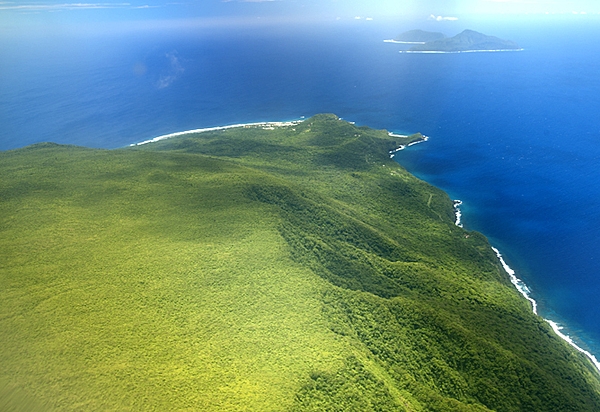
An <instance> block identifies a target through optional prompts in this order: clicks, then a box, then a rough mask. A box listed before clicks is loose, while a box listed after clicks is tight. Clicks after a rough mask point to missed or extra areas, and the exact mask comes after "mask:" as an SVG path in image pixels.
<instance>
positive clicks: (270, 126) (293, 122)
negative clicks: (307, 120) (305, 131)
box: [129, 120, 303, 146]
mask: <svg viewBox="0 0 600 412" xmlns="http://www.w3.org/2000/svg"><path fill="white" fill-rule="evenodd" d="M302 121H303V120H291V121H288V122H257V123H240V124H231V125H227V126H216V127H206V128H204V129H193V130H185V131H183V132H176V133H169V134H165V135H162V136H157V137H155V138H153V139H149V140H144V141H143V142H139V143H132V144H130V145H129V146H141V145H144V144H148V143H154V142H158V141H160V140H165V139H170V138H172V137H177V136H183V135H186V134H196V133H205V132H214V131H217V130H226V129H235V128H238V127H262V128H264V129H266V130H273V129H275V128H276V127H287V126H297V125H298V124H300V123H302Z"/></svg>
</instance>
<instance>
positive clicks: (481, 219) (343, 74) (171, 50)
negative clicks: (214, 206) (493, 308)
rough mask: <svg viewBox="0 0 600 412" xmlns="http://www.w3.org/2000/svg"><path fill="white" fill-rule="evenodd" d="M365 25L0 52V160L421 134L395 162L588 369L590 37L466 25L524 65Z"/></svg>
mask: <svg viewBox="0 0 600 412" xmlns="http://www.w3.org/2000/svg"><path fill="white" fill-rule="evenodd" d="M365 23H366V22H361V23H358V22H357V23H356V24H331V25H315V26H310V27H308V26H298V27H287V28H281V27H279V28H276V27H271V28H260V29H259V28H256V27H255V28H238V29H231V28H227V29H223V30H219V29H214V28H213V29H212V30H210V31H209V30H200V29H198V30H195V31H194V30H188V31H181V32H175V31H171V32H161V33H153V32H137V33H136V34H131V35H128V36H116V35H113V36H111V35H95V36H94V35H89V34H88V35H83V36H81V37H77V38H72V37H64V38H63V37H60V36H54V37H51V38H44V39H40V38H32V37H25V38H22V39H0V150H8V149H13V148H18V147H22V146H25V145H28V144H31V143H35V142H40V141H54V142H58V143H71V144H78V145H86V146H92V147H100V148H117V147H122V146H126V145H128V144H130V143H135V142H139V141H142V140H147V139H149V138H152V137H155V136H158V135H162V134H166V133H172V132H176V131H182V130H188V129H195V128H200V127H209V126H218V125H226V124H235V123H242V122H253V121H261V120H290V119H297V118H299V117H300V116H307V117H308V116H311V115H313V114H316V113H320V112H332V113H336V114H338V115H339V116H341V117H343V118H345V119H347V120H351V121H355V122H357V123H358V124H365V125H369V126H372V127H376V128H386V129H388V130H390V131H394V132H401V133H402V132H416V131H420V132H422V133H424V134H426V135H428V136H430V140H429V141H428V142H427V143H425V144H421V145H416V146H413V147H411V148H410V149H408V150H405V151H403V152H401V153H399V154H398V156H397V159H398V161H399V162H400V163H401V164H402V165H404V166H405V167H406V168H407V169H408V170H410V171H411V172H413V173H415V174H416V175H417V176H419V177H421V178H423V179H425V180H427V181H429V182H431V183H432V184H434V185H436V186H439V187H441V188H442V189H444V190H446V191H447V192H448V193H450V195H451V196H452V197H453V198H459V199H461V200H463V202H464V204H463V207H462V210H463V220H464V223H465V226H466V227H467V228H468V229H473V230H478V231H481V232H483V233H484V234H486V235H487V236H488V237H489V239H490V241H491V243H492V244H493V245H494V246H496V247H498V248H499V249H500V250H501V251H502V253H503V255H504V257H505V259H506V260H507V262H508V263H509V264H510V266H511V267H512V268H513V269H515V270H516V271H517V275H518V276H519V277H520V278H522V279H523V280H525V282H526V283H527V284H528V285H529V287H530V288H531V289H532V291H533V297H534V298H535V299H536V300H537V301H538V303H539V304H540V311H541V313H542V315H544V316H546V317H550V318H551V319H554V320H557V321H559V322H560V323H562V324H565V325H566V326H568V331H569V333H571V334H575V335H576V336H577V337H578V338H580V339H582V340H583V341H584V343H585V344H587V347H589V348H591V350H592V351H593V352H594V353H595V354H596V355H598V354H600V309H599V307H598V302H599V300H600V254H599V251H600V230H599V229H600V222H599V217H600V179H598V178H597V177H598V171H597V164H598V162H599V160H600V115H599V114H600V77H599V76H598V73H600V43H598V42H597V41H596V39H598V38H599V37H600V24H597V23H598V22H597V21H576V22H574V21H571V22H570V23H559V22H557V21H552V22H546V23H538V24H535V25H532V24H522V23H520V24H516V23H515V24H512V25H502V24H496V25H492V24H489V25H487V26H485V25H482V27H477V26H475V27H473V26H471V27H469V28H473V29H476V30H481V31H484V32H487V33H488V34H494V35H498V36H500V37H505V38H510V39H512V40H515V41H517V42H518V43H519V44H520V45H521V46H522V47H523V48H524V51H522V52H511V53H468V54H433V55H432V54H400V53H398V50H399V49H400V46H398V45H394V44H389V43H383V42H382V40H383V39H385V38H389V37H393V36H395V35H396V34H397V33H398V32H399V31H401V30H399V29H398V28H396V27H392V26H388V27H384V26H375V25H371V26H369V25H368V24H365ZM409 28H412V27H409ZM447 34H451V35H452V34H455V33H447Z"/></svg>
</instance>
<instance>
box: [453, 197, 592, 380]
mask: <svg viewBox="0 0 600 412" xmlns="http://www.w3.org/2000/svg"><path fill="white" fill-rule="evenodd" d="M462 203H463V202H462V201H461V200H454V214H455V224H456V226H459V227H463V224H462V221H461V218H462V213H461V210H460V206H461V205H462ZM492 250H493V251H494V253H495V254H496V256H497V257H498V260H499V261H500V264H501V265H502V268H503V269H504V271H505V272H506V273H507V274H508V276H509V278H510V282H511V283H512V284H513V286H514V287H515V288H516V289H517V290H518V291H519V293H520V294H521V295H522V296H523V297H524V298H525V299H527V301H528V302H529V303H530V304H531V311H532V312H533V313H534V314H535V315H537V316H540V315H539V314H538V304H537V301H536V300H535V299H533V298H532V297H531V289H529V287H527V285H526V284H525V282H523V281H522V280H521V279H519V278H518V277H517V276H516V272H515V271H514V269H513V268H511V267H510V266H509V265H508V264H507V263H506V261H505V260H504V257H503V256H502V254H501V253H500V251H499V250H498V249H497V248H495V247H494V246H492ZM542 319H544V321H545V322H546V323H548V324H549V325H550V327H551V328H552V330H553V331H554V333H555V334H556V335H557V336H558V337H559V338H561V339H562V340H564V341H565V342H567V343H568V344H569V345H571V347H573V348H574V349H575V350H577V351H578V352H580V353H582V354H583V355H585V356H586V357H587V358H588V359H589V360H590V361H591V362H592V364H593V365H594V366H595V367H596V370H597V371H598V373H600V361H598V359H597V358H596V356H595V355H594V354H592V353H591V352H589V351H587V350H585V349H583V348H582V347H581V346H579V345H578V344H577V343H575V342H574V341H573V338H571V336H569V335H567V334H565V333H562V332H561V330H563V329H564V327H563V326H561V325H560V324H558V323H557V322H554V321H553V320H551V319H547V318H543V317H542Z"/></svg>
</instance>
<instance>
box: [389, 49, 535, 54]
mask: <svg viewBox="0 0 600 412" xmlns="http://www.w3.org/2000/svg"><path fill="white" fill-rule="evenodd" d="M523 50H525V49H497V50H456V51H442V50H400V51H399V52H398V53H411V54H458V53H502V52H520V51H523Z"/></svg>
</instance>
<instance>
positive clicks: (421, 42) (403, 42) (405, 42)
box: [383, 39, 425, 44]
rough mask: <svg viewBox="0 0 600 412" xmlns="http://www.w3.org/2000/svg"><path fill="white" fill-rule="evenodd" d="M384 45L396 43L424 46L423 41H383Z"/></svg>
mask: <svg viewBox="0 0 600 412" xmlns="http://www.w3.org/2000/svg"><path fill="white" fill-rule="evenodd" d="M383 42H384V43H396V44H425V42H424V41H400V40H394V39H390V40H384V41H383Z"/></svg>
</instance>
